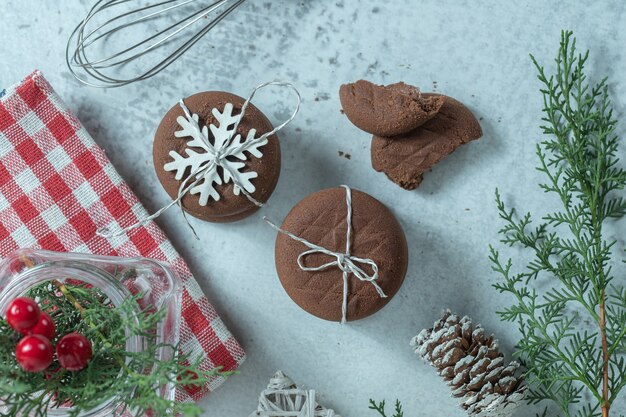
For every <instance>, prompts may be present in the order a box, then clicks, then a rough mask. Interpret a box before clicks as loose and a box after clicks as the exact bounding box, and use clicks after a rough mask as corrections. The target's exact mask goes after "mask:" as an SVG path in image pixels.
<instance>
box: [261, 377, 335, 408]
mask: <svg viewBox="0 0 626 417" xmlns="http://www.w3.org/2000/svg"><path fill="white" fill-rule="evenodd" d="M250 417H340V416H339V415H337V414H335V412H334V411H333V410H330V409H327V408H325V407H323V406H321V405H319V404H318V403H317V401H316V394H315V390H305V389H301V388H298V387H297V386H296V384H295V383H294V382H293V380H292V379H291V378H289V377H288V376H286V375H285V374H284V373H283V372H281V371H278V372H276V374H275V375H274V376H273V377H272V379H270V383H269V384H268V386H267V389H266V390H264V391H263V392H262V393H261V395H260V396H259V406H258V408H257V411H255V412H253V413H252V414H251V415H250Z"/></svg>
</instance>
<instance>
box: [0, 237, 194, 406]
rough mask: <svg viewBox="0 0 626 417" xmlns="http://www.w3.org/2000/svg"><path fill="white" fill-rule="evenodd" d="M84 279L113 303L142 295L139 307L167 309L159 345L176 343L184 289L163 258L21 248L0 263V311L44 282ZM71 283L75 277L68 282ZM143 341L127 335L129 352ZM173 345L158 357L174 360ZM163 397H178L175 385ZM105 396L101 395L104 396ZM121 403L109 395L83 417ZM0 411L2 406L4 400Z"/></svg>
mask: <svg viewBox="0 0 626 417" xmlns="http://www.w3.org/2000/svg"><path fill="white" fill-rule="evenodd" d="M51 280H57V281H61V282H64V281H68V280H75V281H82V282H84V283H86V284H88V285H92V286H94V287H96V288H98V289H100V290H101V291H102V292H103V293H104V294H106V295H107V297H108V298H109V299H110V300H111V302H112V303H113V304H114V305H115V306H120V305H121V304H122V303H123V302H124V300H126V299H127V298H128V297H130V296H138V295H139V294H140V295H141V298H139V299H138V303H137V309H138V311H139V309H145V308H154V309H155V311H164V313H165V314H164V316H163V319H162V320H161V321H160V322H159V323H158V325H157V328H156V329H155V334H156V343H157V344H167V345H173V346H175V345H177V344H178V341H179V334H180V314H181V304H182V287H181V282H180V279H179V278H178V276H177V275H176V274H175V273H174V272H173V271H172V270H171V269H170V268H169V267H167V266H166V265H164V264H163V263H161V262H158V261H155V260H151V259H146V258H118V257H110V256H97V255H86V254H77V253H56V252H49V251H42V250H33V249H20V250H18V251H16V252H14V253H13V254H11V255H10V256H9V257H7V258H5V259H4V260H3V261H2V262H1V263H0V314H1V315H2V317H4V315H5V312H6V309H7V307H8V304H9V303H10V302H11V301H12V300H13V299H15V298H17V297H19V296H22V295H24V294H25V293H26V292H28V290H29V289H31V288H33V287H35V286H37V285H39V284H41V283H43V282H46V281H51ZM70 282H71V281H70ZM144 343H145V340H142V339H141V338H129V340H128V341H127V342H126V350H127V351H129V352H139V351H141V349H142V348H143V346H144ZM171 357H172V351H171V349H161V350H160V351H159V353H158V359H159V360H160V361H167V360H171ZM159 393H160V395H162V396H163V397H165V398H168V399H171V400H173V399H174V395H175V389H174V387H173V385H172V384H168V385H166V386H163V387H162V388H161V389H160V392H159ZM105 395H106V394H105V393H103V396H105ZM118 407H119V399H117V398H107V399H104V400H103V402H102V404H101V405H100V406H98V407H96V408H94V409H92V410H90V411H88V412H84V413H82V414H81V416H85V417H100V416H110V415H112V414H113V413H114V412H115V410H116V409H117V408H118ZM0 411H2V405H1V404H0ZM68 411H69V409H68V407H62V406H61V407H58V408H53V409H50V410H49V411H48V415H49V416H64V415H66V414H67V413H68Z"/></svg>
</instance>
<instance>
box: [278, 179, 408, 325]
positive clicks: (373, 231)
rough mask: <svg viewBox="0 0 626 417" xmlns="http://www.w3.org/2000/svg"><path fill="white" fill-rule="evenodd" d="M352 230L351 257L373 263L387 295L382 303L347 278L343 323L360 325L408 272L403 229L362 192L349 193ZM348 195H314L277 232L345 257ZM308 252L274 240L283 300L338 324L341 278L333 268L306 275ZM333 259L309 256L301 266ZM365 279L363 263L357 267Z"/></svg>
mask: <svg viewBox="0 0 626 417" xmlns="http://www.w3.org/2000/svg"><path fill="white" fill-rule="evenodd" d="M351 196H352V222H351V225H352V230H351V249H350V254H351V255H352V256H355V257H359V258H363V259H371V260H372V261H373V262H375V263H376V265H377V266H378V269H379V276H378V279H377V280H376V281H375V282H376V283H377V284H378V285H379V286H380V288H381V289H382V291H383V292H384V294H385V295H387V297H386V298H382V297H381V296H380V295H379V293H378V292H377V290H376V288H375V286H374V285H372V283H370V282H366V281H361V280H359V279H357V278H356V277H355V275H354V274H352V273H350V274H348V293H347V314H346V318H347V320H349V321H350V320H359V319H362V318H364V317H367V316H369V315H371V314H374V313H375V312H377V311H378V310H380V309H381V308H383V307H384V306H385V305H386V304H387V303H388V302H389V300H391V298H392V297H393V296H394V295H395V294H396V292H397V291H398V289H399V288H400V286H401V285H402V282H403V281H404V276H405V274H406V270H407V263H408V249H407V243H406V239H405V236H404V232H403V231H402V227H401V226H400V224H399V223H398V221H397V220H396V218H395V217H394V215H393V214H392V213H391V211H389V209H387V207H385V206H384V205H383V204H382V203H381V202H380V201H378V200H376V199H375V198H374V197H372V196H370V195H368V194H366V193H363V192H361V191H357V190H352V191H351ZM347 215H348V214H347V202H346V189H344V188H343V187H338V188H331V189H327V190H322V191H318V192H316V193H313V194H311V195H309V196H308V197H306V198H305V199H304V200H302V201H301V202H299V203H298V204H297V205H296V206H295V207H294V208H293V209H292V210H291V212H289V214H288V215H287V217H286V218H285V221H284V222H283V224H282V227H281V229H283V230H285V231H288V232H290V233H292V234H294V235H295V236H298V237H300V238H303V239H306V240H307V241H308V242H310V243H312V244H315V245H318V246H321V247H323V248H325V249H327V250H330V251H333V252H338V253H345V251H346V232H347ZM309 249H310V248H309V247H307V246H305V245H304V244H303V243H300V242H298V241H296V240H294V239H292V238H291V237H289V236H286V235H285V234H283V233H279V235H278V237H277V239H276V270H277V272H278V277H279V278H280V281H281V283H282V285H283V287H284V288H285V291H286V292H287V294H288V295H289V296H290V297H291V298H292V299H293V301H295V302H296V304H298V305H299V306H300V307H302V308H303V309H304V310H306V311H308V312H309V313H311V314H313V315H315V316H317V317H320V318H322V319H325V320H331V321H341V319H342V304H343V274H342V271H341V269H340V268H339V267H338V266H337V264H334V265H332V266H328V267H326V268H324V269H323V270H320V271H305V270H303V269H302V268H301V267H300V266H299V265H298V257H299V256H300V255H301V254H302V253H303V252H305V251H307V250H309ZM336 260H337V258H336V257H334V256H331V255H328V254H322V253H313V254H308V255H305V256H303V257H302V259H301V261H302V263H303V266H305V267H307V268H312V267H318V266H321V265H324V264H327V263H329V262H333V261H336ZM355 264H356V265H357V266H358V267H360V268H362V269H363V270H364V271H365V272H366V273H367V274H371V273H372V272H373V270H372V267H371V266H370V265H368V264H366V263H362V262H356V263H355Z"/></svg>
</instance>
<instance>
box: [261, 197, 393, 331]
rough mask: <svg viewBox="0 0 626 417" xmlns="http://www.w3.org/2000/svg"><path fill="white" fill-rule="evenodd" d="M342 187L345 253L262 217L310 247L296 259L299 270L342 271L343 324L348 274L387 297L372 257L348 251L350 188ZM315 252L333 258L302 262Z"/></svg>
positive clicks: (350, 207)
mask: <svg viewBox="0 0 626 417" xmlns="http://www.w3.org/2000/svg"><path fill="white" fill-rule="evenodd" d="M342 187H343V188H345V189H346V205H347V208H348V214H347V216H346V222H347V226H348V227H347V231H346V251H345V253H341V252H334V251H331V250H329V249H326V248H324V247H322V246H319V245H316V244H314V243H311V242H309V241H308V240H306V239H304V238H301V237H299V236H296V235H294V234H293V233H290V232H288V231H286V230H283V229H281V228H280V227H278V226H276V225H275V224H274V223H272V222H271V221H270V220H269V219H268V218H267V217H263V219H264V220H265V221H266V222H267V224H269V225H270V226H271V227H272V228H274V229H275V230H276V231H278V232H279V233H282V234H284V235H285V236H288V237H290V238H291V239H293V240H295V241H298V242H300V243H302V244H303V245H305V246H307V247H308V248H310V249H309V250H307V251H304V252H302V253H301V254H300V255H299V256H298V259H297V262H298V266H299V267H300V269H301V270H303V271H306V272H315V271H323V270H325V269H328V268H332V267H335V266H336V267H337V268H339V269H340V270H341V272H342V273H343V275H342V278H343V297H342V298H343V301H342V304H341V324H345V322H346V315H347V311H348V276H349V274H352V275H354V276H355V277H356V278H357V279H358V280H359V281H362V282H369V283H370V284H372V285H373V286H374V288H375V289H376V292H377V293H378V295H379V296H380V297H381V298H387V295H386V294H385V293H384V291H383V290H382V289H381V288H380V286H379V285H378V284H377V283H376V280H377V279H378V265H377V264H376V262H374V261H373V260H372V259H368V258H359V257H358V256H353V255H352V254H351V253H350V246H351V244H350V241H351V239H352V190H351V189H350V187H348V186H347V185H342ZM316 253H320V254H323V255H328V256H330V257H334V258H335V260H333V261H330V262H327V263H325V264H322V265H319V266H311V267H309V266H306V265H305V264H304V259H305V258H306V257H307V256H309V255H313V254H316ZM358 264H361V265H369V266H370V267H371V268H372V273H371V274H368V273H367V272H366V271H365V270H364V269H363V268H361V267H360V266H359V265H358Z"/></svg>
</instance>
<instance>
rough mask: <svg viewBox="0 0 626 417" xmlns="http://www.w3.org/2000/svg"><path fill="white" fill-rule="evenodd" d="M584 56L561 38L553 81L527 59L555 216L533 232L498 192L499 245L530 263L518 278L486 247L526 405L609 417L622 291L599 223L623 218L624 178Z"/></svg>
mask: <svg viewBox="0 0 626 417" xmlns="http://www.w3.org/2000/svg"><path fill="white" fill-rule="evenodd" d="M588 56H589V52H588V51H587V52H586V53H584V54H580V53H578V52H577V50H576V39H575V38H573V36H572V33H571V32H563V33H562V35H561V42H560V48H559V52H558V55H557V58H556V60H555V63H556V71H555V73H554V74H553V75H548V73H547V72H546V70H545V69H544V67H542V66H541V65H540V64H539V63H538V61H537V60H536V59H535V58H534V57H533V56H532V55H531V59H532V61H533V63H534V64H535V66H536V68H537V71H538V78H539V81H540V82H541V84H542V88H541V93H542V95H543V114H544V115H543V118H542V120H543V125H542V126H541V128H542V130H543V133H544V135H545V136H546V139H544V140H543V141H542V142H541V143H540V144H539V145H538V146H537V148H536V153H537V156H538V158H539V166H538V168H537V169H538V170H539V171H540V172H541V173H543V174H544V175H545V177H546V181H545V182H544V183H542V184H540V187H541V189H542V190H544V192H546V193H549V194H552V195H556V196H557V197H558V199H559V200H560V202H561V209H560V210H558V211H555V212H552V213H547V214H545V215H543V217H542V221H541V222H540V223H539V224H538V225H536V226H535V225H534V224H533V220H532V219H533V218H532V216H531V214H530V213H528V214H526V215H524V216H522V217H521V218H520V217H518V216H517V215H516V211H515V209H509V208H507V207H506V206H505V204H504V202H503V201H502V198H501V196H500V194H499V193H498V192H497V191H496V204H497V207H498V211H499V215H500V218H501V219H502V220H503V221H504V226H503V228H502V229H501V230H500V234H501V236H502V238H501V242H502V243H504V244H506V245H509V246H520V247H523V248H526V249H528V250H530V252H531V254H532V259H531V260H530V262H528V263H525V264H524V265H523V267H522V269H521V272H517V271H514V270H513V261H512V260H511V259H506V260H503V259H501V257H500V255H499V253H498V251H497V250H496V249H494V248H493V247H490V252H491V255H490V259H491V262H492V266H493V269H494V271H496V272H497V273H498V274H499V275H500V276H501V277H502V281H501V282H499V283H497V284H496V285H495V287H496V288H497V289H498V290H499V291H500V292H502V293H508V294H511V295H512V296H513V297H514V300H515V303H514V304H513V305H512V306H511V307H508V308H506V309H504V310H503V311H501V312H500V313H499V314H500V316H501V318H502V319H503V320H505V321H510V322H516V323H517V324H518V326H519V330H520V332H521V338H520V340H519V342H518V344H517V352H516V354H517V355H518V356H519V357H520V359H521V360H522V362H523V364H524V365H525V367H526V369H527V371H526V378H527V380H528V382H529V383H530V385H531V390H530V394H529V397H528V399H529V400H530V402H532V403H539V402H542V401H544V400H549V401H553V402H554V403H556V404H557V406H558V407H559V409H560V412H561V415H563V416H566V417H569V416H577V417H592V416H599V415H602V416H603V417H608V416H609V413H610V411H611V404H612V403H613V402H614V401H615V399H616V398H617V396H618V395H619V393H620V391H621V390H622V389H623V388H624V386H625V385H626V363H625V361H624V353H625V347H626V290H625V289H624V287H623V285H621V284H620V283H618V282H617V280H616V278H615V275H614V273H613V266H614V264H615V261H614V256H615V250H614V247H615V244H616V241H615V240H614V239H612V238H610V237H607V236H606V234H605V233H603V227H604V226H605V224H606V223H607V221H609V220H610V219H619V218H621V217H622V216H624V214H626V202H625V201H624V199H623V198H622V197H621V196H619V195H618V194H617V192H618V191H621V190H622V189H623V188H624V186H625V185H626V172H625V171H624V170H623V169H622V168H620V167H619V166H618V164H619V157H618V155H617V153H618V144H619V138H618V136H617V135H616V133H615V126H616V119H615V118H614V116H613V111H612V108H611V102H610V99H609V93H608V87H607V83H606V79H603V80H601V81H600V82H599V83H596V84H593V83H591V82H590V81H589V80H588V78H587V75H586V74H585V64H586V62H587V59H588ZM622 282H623V280H622ZM588 322H590V323H591V325H587V324H586V323H588ZM589 398H591V400H589ZM544 415H547V409H546V411H545V412H544Z"/></svg>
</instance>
